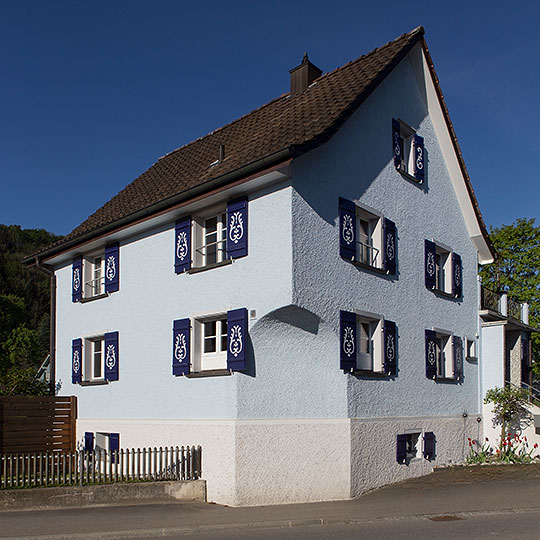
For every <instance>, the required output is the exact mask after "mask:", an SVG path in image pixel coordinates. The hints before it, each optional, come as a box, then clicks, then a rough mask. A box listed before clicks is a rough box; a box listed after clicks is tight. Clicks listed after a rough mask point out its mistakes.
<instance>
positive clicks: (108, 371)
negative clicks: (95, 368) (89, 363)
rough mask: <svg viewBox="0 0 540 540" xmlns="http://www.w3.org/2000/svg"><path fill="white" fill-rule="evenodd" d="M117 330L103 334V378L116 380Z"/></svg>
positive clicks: (117, 359) (117, 357)
mask: <svg viewBox="0 0 540 540" xmlns="http://www.w3.org/2000/svg"><path fill="white" fill-rule="evenodd" d="M118 362H119V356H118V332H108V333H107V334H105V380H106V381H117V380H118Z"/></svg>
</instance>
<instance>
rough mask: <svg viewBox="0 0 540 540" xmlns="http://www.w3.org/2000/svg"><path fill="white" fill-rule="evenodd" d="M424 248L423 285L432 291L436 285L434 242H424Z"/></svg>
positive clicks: (435, 250) (435, 248)
mask: <svg viewBox="0 0 540 540" xmlns="http://www.w3.org/2000/svg"><path fill="white" fill-rule="evenodd" d="M424 247H425V251H424V272H425V283H426V287H427V288H428V289H434V288H435V286H436V285H437V263H436V256H437V246H436V245H435V243H434V242H430V241H429V240H425V242H424Z"/></svg>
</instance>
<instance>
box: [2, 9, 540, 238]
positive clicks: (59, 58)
mask: <svg viewBox="0 0 540 540" xmlns="http://www.w3.org/2000/svg"><path fill="white" fill-rule="evenodd" d="M539 22H540V2H527V1H521V2H502V1H500V0H492V1H485V2H484V1H482V2H479V1H474V0H470V1H468V2H461V1H452V2H437V1H429V2H422V1H416V2H406V1H403V0H402V1H393V0H392V1H385V0H380V1H379V2H372V1H369V2H368V1H365V0H356V1H348V2H343V1H340V0H333V1H325V2H319V1H317V0H311V1H297V0H288V1H281V0H273V1H270V2H268V1H266V2H259V1H256V0H251V1H234V0H229V1H228V2H224V1H223V0H221V1H205V0H199V1H198V2H187V1H186V2H184V1H180V0H178V1H170V0H154V1H140V0H129V1H126V0H107V1H102V0H93V1H91V2H88V1H84V2H83V1H80V0H69V1H65V0H48V1H45V0H32V1H29V0H9V1H8V0H0V51H1V52H0V58H1V62H0V70H1V71H0V188H1V189H0V223H4V224H8V225H9V224H17V225H21V226H22V227H23V228H45V229H47V230H49V231H51V232H54V233H57V234H66V233H68V232H69V231H71V230H72V229H73V228H74V227H76V226H77V225H78V224H79V223H80V222H82V221H83V220H84V219H86V217H87V216H88V215H90V214H91V213H93V212H94V211H95V210H96V209H97V208H98V207H100V206H101V205H102V204H103V203H105V202H106V201H107V200H108V199H110V198H111V197H112V196H113V195H115V194H116V193H117V192H118V191H120V190H121V189H122V188H123V187H124V186H125V185H127V184H128V183H130V182H131V181H132V180H133V179H134V178H136V177H137V176H138V175H139V174H140V173H142V172H143V171H144V170H146V169H147V168H148V167H150V166H151V165H152V164H153V163H154V162H155V161H156V160H157V159H158V158H159V157H161V156H162V155H164V154H166V153H168V152H170V151H171V150H173V149H175V148H178V147H180V146H182V145H184V144H185V143H187V142H189V141H191V140H193V139H195V138H197V137H200V136H201V135H204V134H206V133H208V132H210V131H212V130H214V129H216V128H218V127H220V126H222V125H224V124H226V123H227V122H230V121H231V120H234V119H235V118H237V117H239V116H241V115H243V114H245V113H247V112H249V111H251V110H252V109H254V108H256V107H258V106H260V105H262V104H263V103H266V102H267V101H269V100H271V99H273V98H274V97H277V96H279V95H281V94H283V93H285V92H287V91H288V89H289V69H291V68H293V67H295V66H296V65H298V64H299V63H300V61H301V59H302V55H303V53H304V51H308V53H309V57H310V60H311V61H312V62H313V63H314V64H316V65H317V66H319V67H320V68H321V69H322V70H323V71H324V72H327V71H330V70H332V69H334V68H336V67H338V66H340V65H343V64H345V63H346V62H348V61H350V60H353V59H355V58H357V57H358V56H361V55H362V54H364V53H366V52H368V51H370V50H371V49H373V48H375V47H378V46H380V45H382V44H384V43H386V42H387V41H390V40H392V39H394V38H395V37H397V36H399V35H400V34H403V33H404V32H408V31H410V30H412V29H413V28H415V27H417V26H419V25H423V26H424V27H425V30H426V40H427V43H428V46H429V49H430V51H431V54H432V57H433V60H434V63H435V69H436V71H437V73H438V76H439V80H440V82H441V86H442V89H443V93H444V95H445V99H446V102H447V105H448V108H449V110H450V116H451V118H452V121H453V124H454V127H455V130H456V133H457V135H458V139H459V141H460V145H461V148H462V151H463V155H464V158H465V162H466V164H467V168H468V170H469V174H470V176H471V179H472V183H473V186H474V188H475V191H476V195H477V197H478V199H479V203H480V208H481V210H482V213H483V215H484V219H485V221H486V223H487V224H488V225H494V226H499V225H501V224H503V223H504V224H509V223H512V222H513V221H515V220H516V219H517V218H519V217H532V218H536V219H537V224H540V205H539V202H540V173H539V165H538V164H539V161H540V137H539V136H538V131H539V130H538V129H537V128H538V127H539V126H540V70H539V66H540V33H539V31H538V27H539Z"/></svg>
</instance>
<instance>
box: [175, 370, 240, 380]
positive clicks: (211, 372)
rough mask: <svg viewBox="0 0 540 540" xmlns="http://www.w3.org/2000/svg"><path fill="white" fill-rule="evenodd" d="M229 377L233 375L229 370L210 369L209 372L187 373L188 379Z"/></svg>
mask: <svg viewBox="0 0 540 540" xmlns="http://www.w3.org/2000/svg"><path fill="white" fill-rule="evenodd" d="M227 375H232V371H229V370H228V369H209V370H207V371H194V372H192V373H186V374H185V377H187V378H188V379H202V378H203V377H224V376H227Z"/></svg>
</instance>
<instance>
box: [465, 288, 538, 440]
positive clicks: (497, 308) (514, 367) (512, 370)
mask: <svg viewBox="0 0 540 540" xmlns="http://www.w3.org/2000/svg"><path fill="white" fill-rule="evenodd" d="M480 322H481V327H482V328H481V345H482V346H481V362H480V365H481V374H480V383H481V389H480V397H481V398H484V397H485V395H486V392H487V391H488V390H489V389H490V388H495V387H498V388H503V387H505V386H508V385H511V386H513V387H515V388H525V389H526V390H528V391H529V392H530V394H531V398H534V399H531V402H530V404H529V410H530V412H531V418H530V419H529V420H530V423H527V421H526V419H524V418H522V419H521V420H520V421H518V422H517V423H514V424H513V425H510V426H508V431H509V432H510V433H512V432H514V433H518V434H521V435H524V436H525V437H527V439H528V442H529V444H530V448H531V449H532V445H533V444H534V443H538V444H540V407H538V406H537V405H536V403H538V402H539V401H540V392H539V391H538V390H537V389H536V388H534V387H533V386H532V384H533V377H532V345H531V334H532V333H533V332H537V331H538V330H537V329H536V328H534V327H532V326H530V325H529V306H528V304H520V303H519V302H516V301H515V300H513V299H512V298H511V297H509V296H508V295H507V294H503V293H497V292H494V291H491V290H489V289H488V288H486V287H481V296H480ZM475 356H476V354H475ZM492 408H493V404H491V403H488V404H483V415H484V418H485V425H484V437H487V438H488V439H489V441H491V443H492V444H493V445H494V444H495V443H496V441H498V440H499V437H500V432H501V430H500V426H498V425H496V424H494V422H493V415H492ZM482 442H484V441H482Z"/></svg>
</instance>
